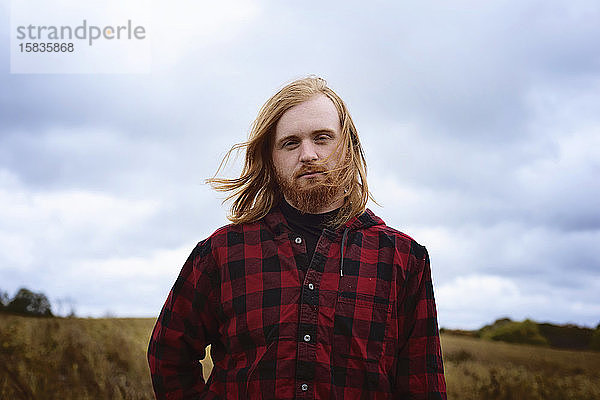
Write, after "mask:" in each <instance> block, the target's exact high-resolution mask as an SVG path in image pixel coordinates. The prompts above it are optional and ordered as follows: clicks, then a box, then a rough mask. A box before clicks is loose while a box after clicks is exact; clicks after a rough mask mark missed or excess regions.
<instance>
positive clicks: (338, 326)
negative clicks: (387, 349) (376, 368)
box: [332, 292, 390, 364]
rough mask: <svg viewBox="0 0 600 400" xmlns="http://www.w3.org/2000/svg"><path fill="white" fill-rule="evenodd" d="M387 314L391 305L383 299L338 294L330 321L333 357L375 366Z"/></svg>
mask: <svg viewBox="0 0 600 400" xmlns="http://www.w3.org/2000/svg"><path fill="white" fill-rule="evenodd" d="M389 314H390V302H389V300H388V299H386V298H381V297H376V296H372V295H368V294H363V293H354V292H339V293H338V297H337V302H336V305H335V316H334V322H333V346H332V348H333V353H334V355H335V356H337V358H338V359H345V360H347V362H346V363H345V364H348V363H350V364H356V362H358V364H361V363H374V364H378V363H379V360H380V359H381V356H382V352H383V347H384V342H385V338H386V330H387V324H388V319H389ZM352 360H354V361H355V362H353V361H352Z"/></svg>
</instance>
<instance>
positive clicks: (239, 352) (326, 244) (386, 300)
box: [148, 208, 446, 399]
mask: <svg viewBox="0 0 600 400" xmlns="http://www.w3.org/2000/svg"><path fill="white" fill-rule="evenodd" d="M342 253H343V257H341V256H340V255H341V254H342ZM342 260H343V262H342ZM306 265H308V267H307V268H306V269H305V270H306V273H305V274H304V277H303V279H302V280H301V279H300V275H299V270H300V269H302V268H300V267H302V266H306ZM208 344H211V345H212V346H211V357H212V360H213V362H214V368H213V370H212V373H211V375H210V378H209V379H208V382H206V383H205V382H204V380H203V378H202V367H201V365H200V363H199V361H198V360H200V359H202V358H203V357H204V355H205V347H206V346H207V345H208ZM148 360H149V363H150V371H151V373H152V382H153V385H154V390H155V393H156V397H157V398H158V399H446V384H445V380H444V370H443V365H442V356H441V351H440V341H439V334H438V327H437V316H436V307H435V301H434V297H433V286H432V282H431V272H430V267H429V257H428V254H427V250H426V249H425V247H423V246H421V245H419V244H417V243H416V242H415V241H414V240H412V239H411V238H410V237H408V236H406V235H404V234H402V233H400V232H398V231H396V230H394V229H392V228H390V227H388V226H386V225H385V224H384V222H383V221H382V220H381V219H380V218H378V217H377V216H375V215H374V214H373V213H372V212H371V211H370V210H367V211H366V212H365V213H363V214H362V215H360V216H359V217H356V218H354V219H352V220H351V221H349V222H348V223H347V224H346V225H344V226H342V227H341V228H340V229H338V230H336V231H331V230H327V229H325V230H324V231H323V234H322V235H321V237H320V238H319V241H318V243H317V247H316V249H315V253H314V256H313V257H312V260H309V259H308V258H307V255H306V247H305V243H304V240H303V239H302V238H301V237H300V236H299V235H297V234H295V233H294V232H292V231H291V230H290V228H289V227H288V225H287V223H286V221H285V219H284V217H283V215H282V214H281V212H280V210H279V209H278V208H274V209H273V210H272V211H271V212H270V213H269V214H268V215H267V216H266V217H264V218H263V219H262V220H260V221H258V222H255V223H250V224H242V225H228V226H225V227H223V228H220V229H219V230H217V231H216V232H215V233H214V234H212V235H211V236H210V237H209V238H208V239H206V240H204V241H202V242H200V243H199V244H198V245H197V246H196V248H195V249H194V251H193V252H192V254H191V255H190V257H189V258H188V260H187V261H186V263H185V265H184V266H183V269H182V270H181V273H180V275H179V277H178V279H177V281H176V282H175V285H174V286H173V288H172V290H171V293H170V294H169V297H168V298H167V301H166V303H165V305H164V307H163V309H162V312H161V314H160V316H159V318H158V321H157V322H156V326H155V327H154V331H153V333H152V338H151V340H150V345H149V349H148Z"/></svg>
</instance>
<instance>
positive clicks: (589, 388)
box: [442, 335, 600, 400]
mask: <svg viewBox="0 0 600 400" xmlns="http://www.w3.org/2000/svg"><path fill="white" fill-rule="evenodd" d="M442 349H443V352H444V362H445V370H446V381H447V385H448V398H449V399H461V400H471V399H490V400H494V399H498V400H500V399H506V400H509V399H531V400H537V399H540V400H541V399H545V400H552V399H560V400H569V399H600V353H596V352H586V351H567V350H556V349H549V348H543V347H537V346H528V345H514V344H508V343H499V342H489V341H485V340H481V339H474V338H466V337H459V336H451V335H443V336H442Z"/></svg>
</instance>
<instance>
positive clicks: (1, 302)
mask: <svg viewBox="0 0 600 400" xmlns="http://www.w3.org/2000/svg"><path fill="white" fill-rule="evenodd" d="M7 304H8V293H6V292H5V291H4V290H0V310H2V309H4V307H6V305H7Z"/></svg>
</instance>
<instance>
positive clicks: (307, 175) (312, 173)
mask: <svg viewBox="0 0 600 400" xmlns="http://www.w3.org/2000/svg"><path fill="white" fill-rule="evenodd" d="M320 174H321V172H317V171H314V172H305V173H303V174H301V175H300V178H302V177H305V178H310V177H311V176H317V175H320Z"/></svg>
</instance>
